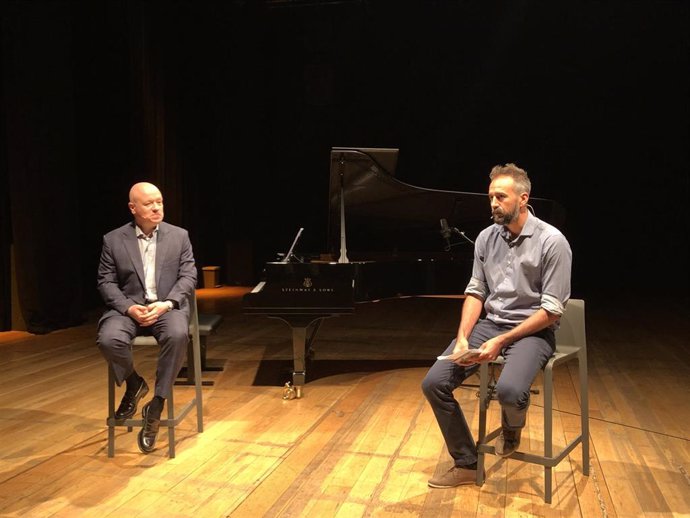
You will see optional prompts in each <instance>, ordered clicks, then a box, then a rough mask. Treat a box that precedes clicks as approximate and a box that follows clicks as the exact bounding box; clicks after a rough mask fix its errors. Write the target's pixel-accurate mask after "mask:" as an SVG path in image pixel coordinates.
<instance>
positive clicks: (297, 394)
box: [283, 381, 302, 400]
mask: <svg viewBox="0 0 690 518" xmlns="http://www.w3.org/2000/svg"><path fill="white" fill-rule="evenodd" d="M301 397H302V387H299V386H297V387H295V386H293V385H292V383H290V382H289V381H288V382H287V383H286V384H285V387H283V399H285V400H290V399H299V398H301Z"/></svg>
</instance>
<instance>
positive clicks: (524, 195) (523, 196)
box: [520, 192, 529, 207]
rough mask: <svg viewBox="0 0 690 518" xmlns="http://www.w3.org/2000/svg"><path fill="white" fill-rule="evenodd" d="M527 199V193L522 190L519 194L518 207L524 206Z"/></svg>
mask: <svg viewBox="0 0 690 518" xmlns="http://www.w3.org/2000/svg"><path fill="white" fill-rule="evenodd" d="M528 201H529V194H527V193H526V192H523V193H522V194H521V195H520V207H526V206H527V202H528Z"/></svg>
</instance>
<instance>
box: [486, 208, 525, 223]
mask: <svg viewBox="0 0 690 518" xmlns="http://www.w3.org/2000/svg"><path fill="white" fill-rule="evenodd" d="M519 214H520V209H519V208H518V206H517V205H515V208H513V210H512V211H510V212H504V211H502V210H501V209H496V210H494V211H493V212H492V213H491V216H492V217H493V219H494V223H496V224H498V225H504V226H505V225H510V224H511V223H512V222H513V221H515V220H516V219H517V217H518V215H519Z"/></svg>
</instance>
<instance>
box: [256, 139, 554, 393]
mask: <svg viewBox="0 0 690 518" xmlns="http://www.w3.org/2000/svg"><path fill="white" fill-rule="evenodd" d="M397 152H398V150H397V149H386V148H333V149H332V150H331V171H330V173H331V176H330V187H329V201H330V202H329V223H328V243H327V249H328V253H327V254H323V255H322V257H324V256H325V257H326V258H327V259H326V260H319V261H311V262H291V261H290V259H291V257H290V255H291V254H290V253H288V254H287V255H286V257H285V259H284V261H283V262H269V263H267V264H266V267H265V270H264V277H263V280H262V281H261V282H260V283H259V284H258V285H257V286H256V287H255V288H254V289H253V290H252V291H251V292H250V293H248V294H246V295H245V297H244V301H243V302H244V312H245V313H246V314H258V315H265V316H268V317H272V318H279V319H281V320H283V321H285V322H286V323H287V324H288V325H289V326H290V327H291V329H292V343H293V361H294V370H293V375H292V383H293V387H290V386H289V383H288V384H286V387H287V389H286V392H285V395H284V397H285V398H286V399H291V398H292V397H301V395H302V388H303V386H304V384H305V378H306V359H307V357H308V356H309V355H310V354H311V346H312V344H313V341H314V338H315V336H316V333H317V332H318V329H319V326H320V325H321V323H322V322H323V320H324V319H326V318H330V317H334V316H339V315H346V314H352V313H354V310H355V303H361V302H370V301H376V300H380V299H384V298H390V297H402V296H415V295H451V294H458V293H463V291H464V289H465V286H466V285H467V282H468V280H469V277H470V274H471V270H472V257H473V246H472V244H471V242H470V240H471V239H472V238H474V237H476V236H477V234H478V233H479V232H480V231H481V230H482V229H483V228H485V227H486V226H488V225H489V224H490V208H489V202H488V197H487V195H486V194H485V193H469V192H459V191H447V190H436V189H428V188H423V187H416V186H413V185H409V184H406V183H404V182H401V181H399V180H397V179H396V178H395V177H394V171H395V165H396V162H397ZM530 205H532V206H533V207H534V209H535V212H536V213H537V214H539V217H540V218H543V219H545V220H547V221H551V222H554V220H558V219H559V216H560V214H561V211H560V207H559V206H558V205H557V204H555V203H554V202H552V201H549V200H543V199H537V198H530ZM441 220H445V222H447V226H446V233H445V236H446V237H448V239H446V238H444V235H443V232H442V227H443V226H444V223H443V222H441ZM293 247H294V243H293Z"/></svg>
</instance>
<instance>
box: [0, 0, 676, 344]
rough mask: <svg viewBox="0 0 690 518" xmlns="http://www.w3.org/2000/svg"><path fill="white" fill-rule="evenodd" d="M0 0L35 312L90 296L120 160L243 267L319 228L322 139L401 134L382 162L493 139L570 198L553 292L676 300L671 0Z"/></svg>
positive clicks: (20, 234)
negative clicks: (561, 276) (567, 261)
mask: <svg viewBox="0 0 690 518" xmlns="http://www.w3.org/2000/svg"><path fill="white" fill-rule="evenodd" d="M4 5H5V6H4V7H3V8H2V11H1V12H2V22H3V23H2V32H3V39H2V49H1V50H2V57H3V60H2V67H3V70H2V72H3V77H4V81H3V91H2V93H3V107H2V110H3V111H2V115H3V120H4V126H5V133H4V134H3V139H4V144H5V147H4V149H5V155H4V158H5V162H6V169H5V170H6V173H7V175H6V179H5V181H6V182H7V185H8V186H9V192H10V200H11V207H12V209H11V235H9V233H5V234H0V239H1V240H2V241H1V242H0V245H2V246H1V248H0V251H1V254H0V257H2V261H0V267H2V266H3V264H8V262H7V261H8V259H7V254H8V252H7V250H8V249H9V242H10V241H12V240H13V241H14V244H15V247H16V250H17V254H18V263H19V264H18V281H19V284H20V286H19V289H20V294H21V297H22V307H23V309H24V312H25V318H26V319H27V322H30V323H31V324H30V325H31V326H32V330H34V331H36V332H38V331H41V330H50V329H54V328H58V327H64V326H67V325H72V324H74V323H75V322H77V321H79V319H80V317H81V314H82V313H83V311H84V310H86V309H89V308H95V307H97V306H98V305H99V303H100V301H99V299H98V296H97V294H96V291H95V272H96V267H97V261H98V255H99V252H100V240H101V236H102V234H103V233H105V232H107V231H108V230H110V229H112V228H114V227H116V226H118V225H120V224H122V223H123V222H125V221H127V219H128V218H129V215H128V212H127V209H126V201H127V192H128V189H129V187H130V186H131V184H132V183H133V182H135V181H138V180H150V181H153V182H154V183H156V184H158V185H159V186H160V187H161V189H162V190H163V193H164V195H165V198H166V219H167V220H168V221H170V222H172V223H175V224H180V225H183V226H185V227H187V228H188V229H189V230H190V234H191V237H192V242H193V245H194V249H195V255H196V258H197V263H198V265H199V266H202V265H210V264H217V265H221V266H223V267H225V265H227V264H229V263H230V261H229V258H228V255H232V254H233V253H234V252H235V251H237V250H245V249H246V248H249V249H250V250H251V252H252V257H253V261H252V265H251V266H252V268H253V272H254V276H253V277H254V278H253V279H251V280H252V281H253V280H257V279H256V278H257V277H258V275H259V274H260V270H261V265H262V264H263V262H265V261H266V260H270V259H273V258H274V254H275V253H276V252H278V251H284V250H285V249H286V248H287V247H288V246H289V244H290V242H291V240H292V238H293V236H294V234H295V232H296V230H297V229H298V228H299V227H305V233H304V235H303V239H302V242H301V248H302V251H303V252H313V253H318V252H320V251H323V250H324V248H325V240H326V214H327V190H328V174H329V171H328V168H329V150H330V148H331V147H332V146H343V145H345V146H350V145H351V146H367V147H384V146H385V147H397V148H400V159H399V163H398V171H397V177H398V178H399V179H401V180H403V181H405V182H408V183H411V184H413V185H418V186H423V187H431V188H439V189H451V190H458V191H472V192H485V191H486V188H487V185H488V178H487V174H488V171H489V170H490V168H491V167H492V166H493V165H495V164H497V163H504V162H508V161H514V162H516V163H518V164H520V165H521V166H523V167H525V168H526V169H527V170H528V171H529V172H530V175H531V177H532V180H533V194H534V195H535V196H539V197H546V198H551V199H554V200H557V201H558V202H560V203H561V204H562V205H563V206H564V207H565V209H566V211H567V220H566V224H565V227H564V229H563V230H564V231H565V233H566V235H567V237H568V239H569V240H570V242H571V245H572V247H573V251H574V256H575V261H574V275H573V286H574V290H573V291H574V295H576V296H578V297H584V298H588V299H592V298H595V297H598V298H600V299H602V300H612V299H616V298H617V299H621V298H626V297H627V298H628V299H630V298H632V299H637V300H639V301H640V303H642V301H643V300H644V299H645V298H646V297H647V296H648V295H649V294H650V293H653V294H654V295H655V296H657V297H663V298H664V299H668V298H669V297H672V298H673V299H681V300H682V301H687V293H688V274H687V268H686V266H685V263H686V261H687V258H688V245H687V240H685V239H683V238H682V237H681V236H679V235H678V234H679V231H680V232H682V230H681V229H682V225H683V223H684V219H685V218H684V213H685V212H686V209H685V206H684V203H683V202H682V201H681V200H685V199H687V196H688V191H689V189H688V183H689V180H688V177H689V175H688V165H687V164H688V152H687V140H688V70H689V67H688V50H689V48H688V47H689V45H688V31H687V25H688V7H687V5H686V3H684V2H622V1H620V2H602V3H598V2H597V3H594V2H567V3H565V2H558V3H555V2H554V3H548V4H544V3H541V2H528V1H516V2H504V3H500V4H499V3H492V2H442V1H421V0H418V1H412V2H390V1H363V0H361V1H340V2H327V1H325V2H303V1H287V2H286V1H281V2H278V1H275V2H270V1H256V2H244V1H235V2H231V1H229V2H210V1H197V2H191V1H189V2H187V1H177V2H155V1H150V2H135V1H132V0H130V1H127V0H120V1H109V2H94V3H82V2H69V1H63V2H59V1H55V2H48V1H45V2H40V1H38V2H18V1H15V2H8V3H6V4H4ZM1 182H3V177H2V175H1V174H0V186H2V185H3V184H2V183H1ZM0 199H1V198H0ZM2 207H3V205H0V209H1V208H2ZM6 213H7V210H6V211H5V212H4V213H1V214H2V216H3V220H4V218H5V214H6ZM487 214H488V206H487ZM487 222H488V216H487ZM679 227H680V228H679ZM224 270H225V271H224V272H223V274H224V276H225V279H226V280H228V281H232V279H233V278H232V274H233V272H228V271H227V270H228V269H227V268H224ZM7 271H8V270H7V268H5V272H6V273H4V274H3V277H4V278H3V284H0V292H2V290H3V286H8V285H9V284H8V283H9V280H8V279H7V278H6V276H7ZM5 292H8V291H7V290H5ZM7 298H8V295H3V303H2V304H3V305H2V306H0V307H2V308H3V312H6V308H7V307H8V304H9V302H8V300H7Z"/></svg>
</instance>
